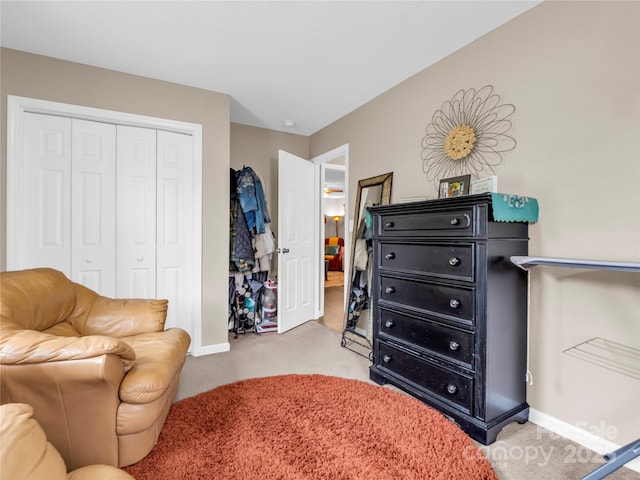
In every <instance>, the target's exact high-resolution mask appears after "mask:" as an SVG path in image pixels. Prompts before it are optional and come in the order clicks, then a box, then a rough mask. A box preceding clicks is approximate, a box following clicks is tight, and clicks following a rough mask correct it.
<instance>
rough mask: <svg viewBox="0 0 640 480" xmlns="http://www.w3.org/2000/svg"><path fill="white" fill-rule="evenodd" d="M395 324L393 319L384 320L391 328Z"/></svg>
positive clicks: (386, 325)
mask: <svg viewBox="0 0 640 480" xmlns="http://www.w3.org/2000/svg"><path fill="white" fill-rule="evenodd" d="M394 325H395V323H393V320H387V321H386V322H384V326H385V327H386V328H391V327H393V326H394Z"/></svg>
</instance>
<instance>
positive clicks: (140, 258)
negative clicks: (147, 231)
mask: <svg viewBox="0 0 640 480" xmlns="http://www.w3.org/2000/svg"><path fill="white" fill-rule="evenodd" d="M136 260H138V261H139V262H141V261H143V260H144V257H138V258H136Z"/></svg>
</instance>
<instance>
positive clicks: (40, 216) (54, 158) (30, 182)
mask: <svg viewBox="0 0 640 480" xmlns="http://www.w3.org/2000/svg"><path fill="white" fill-rule="evenodd" d="M23 127H24V137H23V142H22V148H23V155H22V158H23V161H22V162H21V163H20V164H19V165H16V170H18V171H17V172H15V173H16V174H12V177H13V178H14V179H16V180H17V184H16V185H14V186H12V187H13V188H14V189H15V191H16V194H15V201H16V203H17V204H18V205H16V207H17V208H16V211H17V212H19V213H18V214H17V215H16V218H15V223H16V224H17V226H18V228H16V229H15V234H14V235H13V236H12V243H13V245H11V246H12V247H13V248H12V249H11V251H12V252H13V254H12V255H11V256H8V257H7V268H8V269H10V270H21V269H26V268H36V267H51V268H55V269H57V270H60V271H62V272H63V273H65V274H66V275H67V276H70V273H71V272H70V269H71V248H70V245H71V238H70V231H71V213H70V201H71V195H70V189H69V183H70V180H71V119H69V118H62V117H55V116H51V115H41V114H35V113H25V114H24V123H23Z"/></svg>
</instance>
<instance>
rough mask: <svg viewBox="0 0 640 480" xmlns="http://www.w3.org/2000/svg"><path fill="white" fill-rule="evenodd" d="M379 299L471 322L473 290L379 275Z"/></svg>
mask: <svg viewBox="0 0 640 480" xmlns="http://www.w3.org/2000/svg"><path fill="white" fill-rule="evenodd" d="M379 278H380V297H379V298H380V300H381V301H386V302H393V303H396V304H399V305H406V306H408V307H412V308H418V309H420V310H423V311H425V312H427V313H432V314H437V315H444V316H446V317H450V318H453V319H456V320H463V321H465V322H466V323H473V320H474V312H475V308H474V307H475V306H474V303H475V290H474V288H473V287H468V288H465V287H461V286H460V287H456V286H450V285H442V284H440V283H436V282H424V281H418V280H405V279H402V278H396V277H388V276H385V275H380V277H379Z"/></svg>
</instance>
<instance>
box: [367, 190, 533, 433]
mask: <svg viewBox="0 0 640 480" xmlns="http://www.w3.org/2000/svg"><path fill="white" fill-rule="evenodd" d="M371 213H372V214H373V230H374V234H373V235H374V236H373V265H374V270H373V280H372V285H371V292H372V308H373V315H374V334H373V338H374V345H373V365H372V366H371V369H370V377H371V379H372V380H374V381H375V382H377V383H379V384H384V383H389V384H392V385H395V386H396V387H398V388H400V389H402V390H404V391H406V392H408V393H410V394H411V395H413V396H415V397H417V398H419V399H420V400H422V401H423V402H425V403H427V404H429V405H431V406H432V407H434V408H436V409H438V410H440V411H441V412H442V413H444V414H445V415H446V416H447V417H449V418H451V419H452V420H454V421H455V422H456V423H457V424H458V425H460V427H461V428H462V429H463V430H464V431H465V432H467V433H468V434H469V435H470V436H471V437H472V438H474V439H475V440H477V441H479V442H481V443H483V444H485V445H487V444H489V443H492V442H493V441H495V439H496V436H497V435H498V433H499V432H500V430H501V429H502V428H503V427H504V426H505V425H506V424H508V423H511V422H513V421H518V422H520V423H524V422H526V421H527V419H528V417H529V405H528V404H527V403H526V380H525V375H526V369H527V365H526V362H527V274H526V272H524V271H522V270H521V269H519V268H517V267H516V266H515V265H513V264H512V263H511V262H510V260H509V257H511V256H512V255H527V253H528V240H529V239H528V224H527V223H507V222H495V221H493V217H492V208H491V194H480V195H468V196H464V197H459V198H448V199H439V200H429V201H424V202H416V203H407V204H393V205H385V206H378V207H373V208H371Z"/></svg>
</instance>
